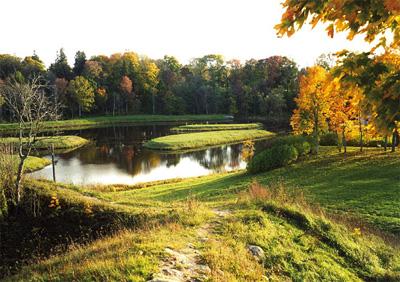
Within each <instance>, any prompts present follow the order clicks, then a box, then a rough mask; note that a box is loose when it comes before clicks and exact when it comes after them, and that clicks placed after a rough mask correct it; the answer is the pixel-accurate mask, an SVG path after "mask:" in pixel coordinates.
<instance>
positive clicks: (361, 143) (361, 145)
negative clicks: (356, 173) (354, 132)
mask: <svg viewBox="0 0 400 282" xmlns="http://www.w3.org/2000/svg"><path fill="white" fill-rule="evenodd" d="M358 125H359V132H360V152H362V151H363V146H364V141H363V128H362V121H361V115H360V116H359V118H358Z"/></svg>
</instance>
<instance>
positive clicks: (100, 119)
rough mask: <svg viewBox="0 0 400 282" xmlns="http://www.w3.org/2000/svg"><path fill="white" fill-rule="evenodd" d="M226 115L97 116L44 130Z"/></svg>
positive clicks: (7, 126)
mask: <svg viewBox="0 0 400 282" xmlns="http://www.w3.org/2000/svg"><path fill="white" fill-rule="evenodd" d="M230 119H231V117H230V116H226V115H221V114H220V115H126V116H97V117H86V118H78V119H68V120H58V121H47V122H45V123H44V128H43V129H47V130H53V129H60V130H62V129H77V128H92V127H100V126H109V125H116V124H148V123H154V122H184V121H188V122H189V121H226V120H230ZM17 129H18V124H17V123H1V124H0V131H14V130H17Z"/></svg>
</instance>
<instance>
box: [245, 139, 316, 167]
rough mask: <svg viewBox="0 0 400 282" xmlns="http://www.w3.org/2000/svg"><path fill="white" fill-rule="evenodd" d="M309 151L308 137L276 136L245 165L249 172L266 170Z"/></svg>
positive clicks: (293, 159)
mask: <svg viewBox="0 0 400 282" xmlns="http://www.w3.org/2000/svg"><path fill="white" fill-rule="evenodd" d="M310 152H311V144H310V139H309V137H306V136H292V135H291V136H285V137H281V138H277V139H276V140H275V141H274V142H273V144H272V147H271V148H269V149H266V150H264V151H262V152H261V153H259V154H257V155H256V156H255V157H254V158H253V159H252V160H251V161H250V162H249V163H248V165H247V170H248V172H250V173H257V172H262V171H268V170H271V169H274V168H278V167H282V166H285V165H288V164H290V163H292V162H294V161H296V160H297V158H298V157H299V156H305V155H307V154H309V153H310Z"/></svg>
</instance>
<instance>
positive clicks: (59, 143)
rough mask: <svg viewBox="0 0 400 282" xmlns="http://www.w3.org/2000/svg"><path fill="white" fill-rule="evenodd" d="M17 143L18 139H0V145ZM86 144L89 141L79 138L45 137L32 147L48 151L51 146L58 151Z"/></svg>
mask: <svg viewBox="0 0 400 282" xmlns="http://www.w3.org/2000/svg"><path fill="white" fill-rule="evenodd" d="M18 142H19V139H18V138H16V137H5V138H0V144H6V145H7V144H18ZM87 143H89V140H87V139H85V138H82V137H79V136H68V135H64V136H47V137H38V138H37V141H36V143H35V145H34V147H35V149H37V150H48V149H49V148H51V146H52V145H53V146H54V149H56V150H60V149H72V148H79V147H82V146H84V145H86V144H87Z"/></svg>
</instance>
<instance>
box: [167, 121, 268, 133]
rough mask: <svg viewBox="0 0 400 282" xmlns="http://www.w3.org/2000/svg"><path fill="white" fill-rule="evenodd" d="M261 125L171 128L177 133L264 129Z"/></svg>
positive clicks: (231, 124)
mask: <svg viewBox="0 0 400 282" xmlns="http://www.w3.org/2000/svg"><path fill="white" fill-rule="evenodd" d="M262 128H263V125H262V124H261V123H223V124H188V125H181V126H177V127H174V128H171V131H175V132H195V131H218V130H239V129H262Z"/></svg>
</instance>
